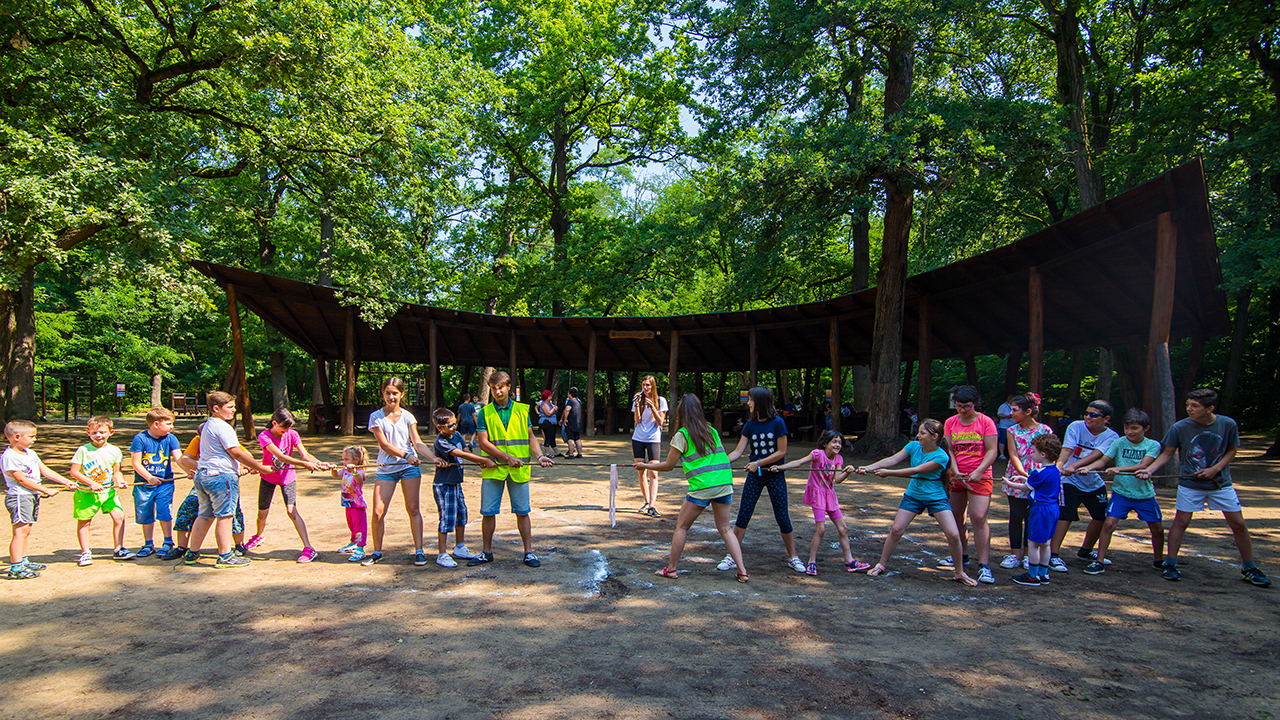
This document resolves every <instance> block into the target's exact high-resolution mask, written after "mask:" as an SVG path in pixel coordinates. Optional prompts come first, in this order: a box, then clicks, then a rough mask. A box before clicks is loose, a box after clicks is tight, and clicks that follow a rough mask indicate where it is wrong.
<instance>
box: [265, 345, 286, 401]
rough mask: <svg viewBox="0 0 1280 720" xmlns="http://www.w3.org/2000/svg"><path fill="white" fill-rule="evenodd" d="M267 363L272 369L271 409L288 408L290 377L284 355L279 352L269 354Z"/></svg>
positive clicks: (273, 351) (274, 351)
mask: <svg viewBox="0 0 1280 720" xmlns="http://www.w3.org/2000/svg"><path fill="white" fill-rule="evenodd" d="M267 363H268V365H270V367H271V408H272V410H279V409H281V408H288V407H289V375H288V373H287V372H285V370H286V368H285V363H284V353H282V352H280V351H279V350H272V351H270V352H268V353H267Z"/></svg>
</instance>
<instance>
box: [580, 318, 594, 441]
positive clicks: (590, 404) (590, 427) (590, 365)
mask: <svg viewBox="0 0 1280 720" xmlns="http://www.w3.org/2000/svg"><path fill="white" fill-rule="evenodd" d="M596 344H597V336H596V334H595V333H594V332H593V333H591V342H590V343H589V344H588V345H587V426H586V427H585V428H583V430H584V431H585V432H586V433H587V435H595V434H596Z"/></svg>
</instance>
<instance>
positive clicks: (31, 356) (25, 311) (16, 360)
mask: <svg viewBox="0 0 1280 720" xmlns="http://www.w3.org/2000/svg"><path fill="white" fill-rule="evenodd" d="M35 293H36V271H35V268H29V269H28V270H27V271H26V272H24V273H22V278H21V280H20V281H19V285H18V293H17V295H18V296H17V298H16V299H17V307H16V308H15V312H14V320H13V334H12V335H11V336H10V343H11V344H12V348H13V355H12V357H11V360H10V362H9V378H8V392H7V395H8V399H9V402H8V404H7V406H6V407H5V419H6V420H14V419H16V418H22V419H24V420H34V419H35V417H36V385H35V358H36V326H35V313H36V296H35Z"/></svg>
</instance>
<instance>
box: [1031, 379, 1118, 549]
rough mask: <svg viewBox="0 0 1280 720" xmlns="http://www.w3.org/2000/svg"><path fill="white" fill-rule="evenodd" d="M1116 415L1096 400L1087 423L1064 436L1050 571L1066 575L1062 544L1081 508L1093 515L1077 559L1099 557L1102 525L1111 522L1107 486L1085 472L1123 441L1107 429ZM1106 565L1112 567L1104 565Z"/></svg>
mask: <svg viewBox="0 0 1280 720" xmlns="http://www.w3.org/2000/svg"><path fill="white" fill-rule="evenodd" d="M1114 412H1115V411H1114V410H1113V409H1112V407H1111V403H1109V402H1107V401H1106V400H1094V401H1093V402H1091V403H1089V409H1088V410H1087V411H1085V417H1084V419H1083V420H1076V421H1075V422H1073V423H1071V424H1070V425H1068V426H1067V432H1066V433H1065V434H1063V436H1062V453H1061V454H1059V455H1058V463H1057V465H1058V469H1059V470H1060V471H1062V499H1063V507H1062V515H1061V516H1060V517H1059V518H1058V530H1057V532H1055V533H1054V534H1053V544H1052V545H1051V546H1050V553H1051V554H1050V556H1049V569H1050V570H1056V571H1057V572H1066V571H1067V564H1066V563H1065V562H1063V561H1062V558H1061V557H1059V555H1058V553H1059V551H1060V550H1061V549H1062V541H1063V540H1065V539H1066V538H1067V530H1069V529H1070V528H1071V523H1072V522H1074V521H1076V520H1079V519H1080V512H1079V511H1080V505H1081V504H1083V505H1084V506H1085V509H1087V510H1088V511H1089V518H1090V520H1089V526H1088V527H1087V528H1085V531H1084V542H1083V543H1081V544H1080V550H1079V551H1077V552H1076V557H1079V558H1080V559H1082V560H1087V561H1090V562H1092V561H1094V560H1096V559H1097V553H1095V552H1094V550H1093V545H1094V543H1096V542H1097V541H1098V535H1100V534H1101V533H1102V525H1103V523H1104V522H1105V521H1106V519H1107V484H1106V482H1104V481H1103V479H1102V476H1101V475H1099V474H1098V473H1097V472H1094V471H1089V470H1085V468H1086V467H1088V466H1089V465H1091V464H1093V463H1094V462H1097V461H1098V460H1099V459H1101V458H1102V457H1103V455H1104V454H1105V453H1106V452H1107V449H1108V448H1110V447H1111V443H1113V442H1115V441H1116V440H1118V439H1119V438H1120V434H1119V433H1117V432H1116V431H1115V430H1112V429H1111V428H1109V427H1107V423H1109V422H1111V415H1112V413H1114ZM1102 562H1103V564H1105V565H1110V564H1111V563H1110V562H1109V561H1107V560H1103V561H1102Z"/></svg>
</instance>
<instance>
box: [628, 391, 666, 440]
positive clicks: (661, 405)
mask: <svg viewBox="0 0 1280 720" xmlns="http://www.w3.org/2000/svg"><path fill="white" fill-rule="evenodd" d="M637 406H638V402H633V403H631V411H632V412H635V411H636V408H637ZM658 410H659V411H660V412H663V413H665V412H667V399H666V398H665V397H663V396H661V395H659V396H658ZM631 439H632V440H636V441H638V442H644V443H655V442H662V426H661V425H659V424H658V420H657V418H655V417H654V416H653V410H651V409H649V405H648V404H645V406H644V412H642V413H640V422H638V423H636V429H635V431H634V432H632V433H631Z"/></svg>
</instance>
